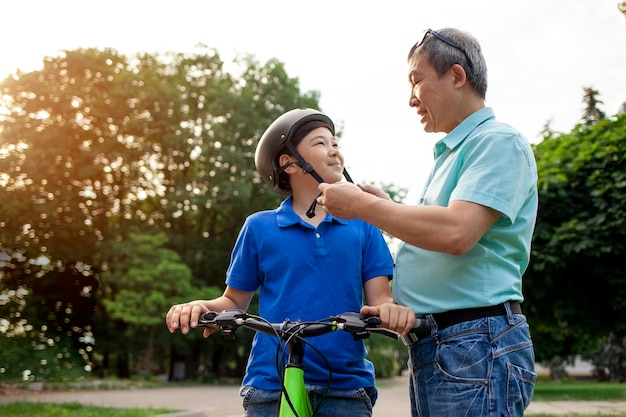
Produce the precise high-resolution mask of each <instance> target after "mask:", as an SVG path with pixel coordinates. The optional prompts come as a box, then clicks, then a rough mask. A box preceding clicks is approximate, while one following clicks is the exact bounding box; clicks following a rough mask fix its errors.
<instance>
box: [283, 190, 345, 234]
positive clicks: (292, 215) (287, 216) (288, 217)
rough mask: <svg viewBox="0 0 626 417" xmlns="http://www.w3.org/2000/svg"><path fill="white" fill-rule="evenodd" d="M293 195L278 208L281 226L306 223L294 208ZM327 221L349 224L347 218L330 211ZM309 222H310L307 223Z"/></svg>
mask: <svg viewBox="0 0 626 417" xmlns="http://www.w3.org/2000/svg"><path fill="white" fill-rule="evenodd" d="M292 204H293V196H290V197H288V198H287V199H285V200H284V201H283V202H282V203H280V206H279V207H278V208H277V209H276V221H277V222H278V226H279V227H290V226H295V225H297V224H300V223H302V224H304V223H305V222H304V221H303V220H302V219H301V218H300V216H298V215H297V214H296V212H295V211H294V209H293V205H292ZM323 221H325V222H336V223H339V224H347V223H348V221H347V220H345V219H340V218H338V217H335V216H333V215H332V214H330V213H326V218H325V219H324V220H323ZM307 224H308V223H307Z"/></svg>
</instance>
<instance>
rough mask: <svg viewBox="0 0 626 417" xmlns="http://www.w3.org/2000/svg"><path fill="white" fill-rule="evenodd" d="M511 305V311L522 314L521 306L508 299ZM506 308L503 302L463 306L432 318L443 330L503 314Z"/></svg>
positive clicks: (436, 314) (434, 315)
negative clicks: (482, 305)
mask: <svg viewBox="0 0 626 417" xmlns="http://www.w3.org/2000/svg"><path fill="white" fill-rule="evenodd" d="M509 304H510V305H511V313H513V314H522V307H521V306H520V304H519V303H518V302H517V301H509ZM505 315H506V308H505V307H504V303H502V304H498V305H497V306H489V307H477V308H464V309H460V310H451V311H446V312H444V313H435V314H433V319H434V320H435V323H437V328H438V329H439V330H443V329H445V328H446V327H450V326H453V325H455V324H459V323H463V322H464V321H470V320H478V319H483V318H485V317H494V316H505Z"/></svg>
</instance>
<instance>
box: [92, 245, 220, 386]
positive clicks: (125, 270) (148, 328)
mask: <svg viewBox="0 0 626 417" xmlns="http://www.w3.org/2000/svg"><path fill="white" fill-rule="evenodd" d="M166 242H167V236H165V234H163V233H158V234H153V235H147V234H143V235H140V234H131V235H130V236H129V239H128V240H127V241H124V242H122V243H120V245H119V247H118V248H117V254H116V256H112V257H110V258H109V259H111V260H113V261H114V262H112V263H111V264H109V265H107V266H106V268H104V271H103V273H102V281H103V282H104V283H106V285H105V288H113V287H115V288H116V291H114V292H113V293H112V294H108V295H106V296H103V297H102V299H103V304H104V306H105V308H106V309H107V312H108V313H109V316H110V317H111V318H113V319H115V320H120V321H121V322H123V323H125V324H126V325H128V328H127V331H128V333H129V334H132V335H133V336H134V337H136V338H139V339H143V335H147V336H146V338H145V340H146V342H145V349H144V352H143V365H142V370H143V372H144V373H146V374H151V373H152V355H153V349H154V346H153V344H154V340H155V336H156V333H157V330H158V327H161V328H163V327H164V324H163V321H164V319H163V317H164V312H166V311H167V310H168V309H169V307H170V306H171V305H172V304H176V303H177V302H178V300H180V299H181V298H192V297H193V298H196V297H200V298H212V297H215V296H217V295H219V294H220V293H221V291H220V289H219V288H205V289H199V288H194V287H193V286H192V283H191V282H192V275H191V270H190V269H189V267H187V265H185V264H183V263H181V262H180V256H179V255H178V253H176V252H174V251H172V250H170V249H167V248H166V247H165V244H166ZM201 295H205V297H201Z"/></svg>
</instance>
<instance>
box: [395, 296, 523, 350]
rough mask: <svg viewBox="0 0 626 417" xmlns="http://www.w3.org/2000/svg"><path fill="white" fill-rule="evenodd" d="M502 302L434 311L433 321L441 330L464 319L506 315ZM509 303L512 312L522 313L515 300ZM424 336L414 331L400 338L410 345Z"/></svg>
mask: <svg viewBox="0 0 626 417" xmlns="http://www.w3.org/2000/svg"><path fill="white" fill-rule="evenodd" d="M504 304H505V303H502V304H498V305H497V306H489V307H477V308H463V309H460V310H451V311H446V312H444V313H435V314H433V319H434V320H435V323H437V328H438V330H443V329H445V328H446V327H450V326H453V325H455V324H459V323H463V322H464V321H470V320H478V319H484V318H485V317H494V316H506V307H504ZM509 304H510V305H511V313H512V314H522V307H521V306H520V304H519V303H518V302H517V301H509ZM424 336H426V335H419V336H418V335H415V334H414V333H409V334H408V335H406V336H402V337H401V340H402V341H403V342H404V344H405V345H407V346H410V345H411V344H413V343H415V342H417V341H418V339H420V338H421V337H424Z"/></svg>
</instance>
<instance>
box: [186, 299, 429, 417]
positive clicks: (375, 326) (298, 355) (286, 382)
mask: <svg viewBox="0 0 626 417" xmlns="http://www.w3.org/2000/svg"><path fill="white" fill-rule="evenodd" d="M379 325H380V318H379V317H376V316H370V317H364V316H362V315H361V314H359V313H355V312H347V313H342V314H338V315H335V316H330V317H328V318H325V319H321V320H315V321H306V322H303V321H300V320H298V321H291V320H289V319H285V320H284V321H282V322H280V323H271V322H269V321H267V320H265V319H264V318H262V317H260V316H257V315H254V314H250V313H248V312H246V311H244V310H238V309H234V310H224V311H222V312H215V311H208V312H206V313H204V314H202V315H201V316H200V319H199V321H198V327H215V328H219V329H220V330H221V331H222V333H223V334H224V336H225V337H229V338H233V339H234V338H235V333H236V331H237V329H238V328H239V327H245V328H248V329H251V330H254V331H257V332H262V333H265V334H269V335H272V336H276V338H277V339H278V340H279V343H278V348H277V355H276V371H277V373H278V374H279V377H280V380H281V385H282V390H281V391H282V393H281V398H280V400H279V405H278V414H277V416H278V417H312V416H314V415H315V413H316V412H317V408H316V409H315V410H313V407H312V405H311V401H310V399H309V396H308V393H307V390H306V386H305V383H304V368H303V366H302V361H303V358H304V348H305V345H310V343H309V342H307V341H305V338H307V337H311V336H320V335H323V334H326V333H330V332H333V331H336V330H343V331H347V332H350V333H351V334H352V336H353V338H354V340H362V339H366V338H368V337H369V336H370V334H372V333H376V334H382V335H384V336H387V337H391V338H394V339H400V335H399V334H398V333H396V332H393V331H391V330H388V329H385V328H382V327H379ZM410 333H411V334H412V335H414V336H415V337H418V338H419V337H424V336H426V335H428V334H429V333H430V325H429V324H428V323H427V321H426V320H425V319H423V318H416V320H415V325H414V326H413V329H412V330H411V332H410ZM310 346H312V345H310ZM312 348H314V346H312ZM285 349H286V350H285ZM285 353H287V354H288V356H287V361H286V362H285V360H284V358H285ZM318 353H319V352H318ZM324 359H325V358H324ZM281 363H282V365H281ZM331 379H332V372H331V371H330V366H329V381H330V380H331ZM329 389H330V382H329V385H328V387H327V391H326V392H328V390H329ZM318 407H319V406H318Z"/></svg>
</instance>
